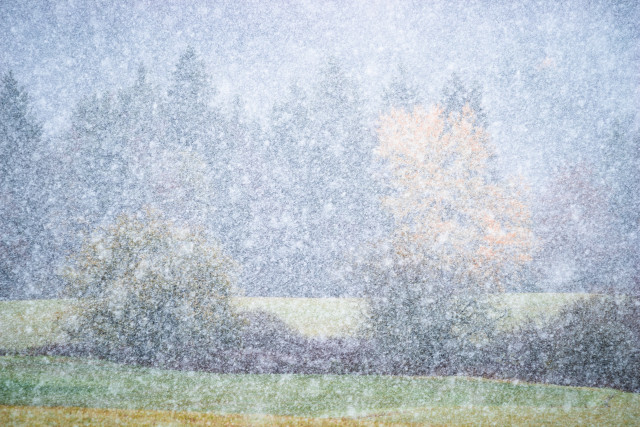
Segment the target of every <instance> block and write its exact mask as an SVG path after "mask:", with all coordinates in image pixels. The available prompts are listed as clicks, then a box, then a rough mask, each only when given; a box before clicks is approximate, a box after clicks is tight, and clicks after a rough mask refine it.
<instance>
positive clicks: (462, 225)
mask: <svg viewBox="0 0 640 427" xmlns="http://www.w3.org/2000/svg"><path fill="white" fill-rule="evenodd" d="M378 137H379V145H378V147H377V148H376V154H377V155H378V156H379V157H380V158H382V159H384V160H386V161H387V162H388V166H389V167H390V171H391V178H390V182H389V184H390V187H391V189H392V191H393V193H392V194H391V195H390V196H388V197H386V198H384V200H383V205H384V207H385V208H386V209H388V211H389V212H390V213H391V214H392V216H393V218H394V220H395V226H396V227H395V230H394V233H393V237H392V241H393V244H392V247H393V249H394V251H395V252H396V255H398V256H399V257H400V258H402V259H404V260H405V262H407V263H409V264H415V265H418V266H420V267H422V268H424V269H428V270H430V272H431V273H437V275H438V277H440V278H442V279H445V278H446V279H448V281H449V282H450V283H451V282H453V283H456V284H459V285H464V284H471V283H472V284H474V285H476V286H479V287H480V288H484V289H486V290H501V289H502V288H503V287H504V280H505V274H506V273H508V272H511V271H513V270H515V269H517V268H518V267H519V266H522V265H523V264H525V263H526V262H528V261H529V260H530V259H531V255H530V252H531V247H532V232H531V224H530V213H529V210H528V208H527V206H526V205H525V204H524V203H523V202H522V200H521V199H520V198H519V197H518V193H517V191H516V190H515V189H514V188H513V186H507V185H501V184H500V183H497V182H495V180H494V179H492V178H491V176H490V173H489V168H488V160H489V159H490V158H491V157H492V156H493V151H492V148H491V146H490V144H489V138H488V135H487V133H486V132H485V130H484V129H483V128H482V127H480V126H478V125H477V124H476V121H475V116H474V113H473V111H472V110H471V109H470V108H468V106H466V107H464V108H463V110H462V111H461V112H459V113H453V114H451V115H450V116H449V117H445V116H444V113H443V110H442V109H441V108H440V107H438V106H436V107H433V108H431V109H430V110H429V111H426V110H424V109H423V108H421V107H417V108H416V109H414V111H413V112H411V113H408V112H405V111H403V110H395V111H392V112H391V113H390V114H389V115H386V116H383V117H382V118H381V120H380V127H379V129H378Z"/></svg>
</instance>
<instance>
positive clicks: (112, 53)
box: [0, 0, 640, 174]
mask: <svg viewBox="0 0 640 427" xmlns="http://www.w3.org/2000/svg"><path fill="white" fill-rule="evenodd" d="M635 3H636V2H635V1H626V2H625V1H619V2H613V1H611V2H608V1H606V2H593V1H589V2H587V1H585V2H581V1H569V2H557V1H548V2H547V1H538V2H517V3H515V2H491V1H474V2H468V1H461V2H448V1H446V2H445V1H441V2H438V1H429V2H422V1H415V2H390V1H356V2H342V1H338V2H328V1H301V2H293V1H281V2H264V1H246V2H241V1H227V2H208V1H194V2H183V1H162V2H157V1H130V2H112V1H109V0H107V1H99V0H97V1H95V0H94V1H82V2H80V1H58V2H50V1H27V2H25V1H22V0H4V1H2V2H1V4H0V34H2V36H0V40H2V45H3V48H2V49H0V71H5V70H6V69H13V70H14V72H15V73H16V76H17V77H18V79H19V80H20V81H21V82H22V83H23V84H24V85H25V86H26V87H27V89H28V90H29V92H30V94H31V96H32V98H33V100H34V104H35V107H36V112H37V113H38V114H39V116H40V117H41V119H42V120H44V121H45V130H46V132H47V133H48V134H49V135H53V134H56V133H58V132H60V131H61V130H63V129H64V127H65V126H66V124H67V119H68V115H69V113H70V111H71V109H72V108H73V106H74V105H75V103H76V101H77V100H78V99H79V98H80V97H82V96H84V95H87V94H89V93H91V92H92V91H104V90H114V89H117V88H118V87H121V86H125V85H128V84H130V83H131V82H132V81H133V79H134V78H135V70H136V68H137V67H138V64H140V63H143V64H145V65H146V66H147V67H148V69H149V70H150V71H151V75H152V77H153V78H154V79H155V80H156V81H157V82H158V83H159V84H162V85H165V84H166V82H167V80H168V78H169V77H170V73H171V70H172V69H173V67H174V66H175V63H176V61H177V59H178V57H179V55H180V53H181V52H183V51H184V49H185V48H186V47H187V46H189V45H191V46H193V47H195V49H196V50H197V51H198V52H199V54H200V55H201V56H202V57H203V58H204V59H205V61H206V63H207V65H208V70H209V72H210V73H211V74H212V76H213V78H214V83H215V86H216V87H217V89H218V94H219V97H220V98H221V99H229V98H230V97H232V96H233V95H235V94H239V95H240V96H241V97H243V98H244V100H245V101H246V102H247V110H248V112H249V113H250V114H252V115H254V116H256V117H258V118H260V117H264V114H265V113H266V112H268V111H269V109H270V107H271V105H272V103H273V101H274V100H277V99H278V98H279V97H280V96H282V95H283V94H284V93H285V91H286V89H287V88H288V86H289V85H290V84H291V83H292V82H298V83H300V84H302V85H305V84H307V83H308V82H309V81H311V80H312V79H313V78H314V77H315V76H316V75H317V72H318V69H319V68H320V67H321V65H322V64H323V63H324V62H326V60H327V58H328V57H331V56H333V57H337V58H338V59H339V60H341V61H342V63H343V64H344V65H345V66H346V67H347V68H348V69H349V71H350V73H351V77H352V78H353V79H354V80H356V81H357V82H358V83H359V84H360V85H361V88H362V90H363V92H364V100H365V105H363V108H365V109H367V110H369V111H370V112H371V113H372V116H373V117H375V113H376V112H377V109H379V108H380V107H379V104H378V103H379V99H380V96H381V94H382V90H383V87H384V85H385V84H386V83H387V82H388V81H389V80H390V78H391V77H392V76H393V74H394V72H396V70H397V65H398V64H402V65H403V66H405V67H406V69H407V71H408V73H409V74H410V75H411V76H413V77H414V78H415V80H416V82H417V83H418V85H419V87H420V89H421V91H422V92H423V96H424V99H425V102H433V101H435V100H437V97H438V94H439V93H440V91H441V89H442V85H443V84H444V82H445V81H446V80H447V79H448V78H449V77H450V75H451V73H452V72H456V73H458V74H459V75H461V76H462V77H463V78H464V79H466V80H467V81H477V82H478V83H479V84H480V86H481V87H482V88H483V91H484V93H483V96H484V106H485V108H486V110H487V113H488V118H489V130H490V132H491V133H492V134H493V136H494V141H495V142H496V145H497V146H498V148H499V151H500V152H501V154H502V156H501V158H502V160H503V161H504V162H505V163H506V164H514V163H517V164H518V165H519V166H518V171H520V172H523V173H525V174H531V173H533V174H535V173H536V170H537V169H540V168H545V167H547V165H548V164H549V162H550V160H549V159H562V158H564V157H566V156H571V155H572V153H575V152H576V151H582V150H583V148H584V147H585V146H586V147H589V146H594V145H596V144H597V138H598V135H599V132H600V131H602V130H604V129H605V128H607V124H608V123H609V122H610V121H611V120H613V119H615V118H625V117H629V116H633V117H635V120H636V123H637V122H638V118H637V117H638V113H637V112H638V108H637V107H638V105H640V25H638V22H640V7H638V6H637V5H636V4H635ZM587 151H588V150H587ZM515 160H517V161H515ZM537 172H540V171H539V170H538V171H537Z"/></svg>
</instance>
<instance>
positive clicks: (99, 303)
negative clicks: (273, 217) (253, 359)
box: [65, 211, 240, 365]
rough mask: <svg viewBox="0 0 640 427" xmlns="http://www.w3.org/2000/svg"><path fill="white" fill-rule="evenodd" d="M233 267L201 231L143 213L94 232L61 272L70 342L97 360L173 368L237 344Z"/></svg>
mask: <svg viewBox="0 0 640 427" xmlns="http://www.w3.org/2000/svg"><path fill="white" fill-rule="evenodd" d="M236 273H237V265H236V263H235V262H234V261H233V260H232V259H231V258H230V257H229V256H227V255H225V254H224V252H223V251H222V249H221V248H220V246H219V245H218V244H217V243H214V242H212V241H211V240H210V239H208V238H207V237H206V236H205V234H204V233H203V232H201V231H197V230H193V229H188V228H184V227H181V226H179V225H177V224H175V223H172V222H170V221H167V220H164V219H163V218H162V217H161V216H160V215H159V214H157V213H155V212H153V211H147V212H145V213H140V214H137V215H126V214H123V215H121V216H120V217H118V218H117V220H116V221H115V222H114V223H112V224H111V225H109V226H107V227H104V228H100V229H99V230H98V231H97V232H96V233H95V234H94V235H93V236H92V237H91V238H89V239H87V240H86V241H85V243H84V245H83V247H82V248H81V249H80V251H78V252H77V253H75V254H74V255H73V256H72V257H71V258H70V262H69V264H68V266H67V268H66V270H65V277H66V279H67V281H68V285H67V288H66V295H67V296H69V297H73V298H80V299H81V301H82V303H81V304H79V311H78V312H77V316H76V317H75V318H74V319H72V320H71V321H70V323H69V325H68V330H69V332H70V333H71V335H72V336H73V337H74V338H75V339H76V340H79V341H80V342H84V343H86V344H88V345H90V346H91V347H92V348H93V349H94V351H95V352H96V353H97V354H98V355H101V356H103V357H108V358H114V359H124V360H130V361H134V362H138V363H146V364H160V365H168V364H172V363H180V362H184V361H185V360H187V361H188V360H190V359H193V358H197V357H202V356H204V355H207V354H212V353H215V352H216V351H220V350H224V349H228V348H230V347H233V346H234V345H235V344H237V340H238V331H239V327H240V324H239V320H238V318H237V317H236V315H235V313H234V311H233V309H232V307H231V304H230V301H231V295H232V292H233V286H234V282H235V278H236Z"/></svg>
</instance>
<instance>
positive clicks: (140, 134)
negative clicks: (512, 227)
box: [0, 49, 640, 298]
mask: <svg viewBox="0 0 640 427" xmlns="http://www.w3.org/2000/svg"><path fill="white" fill-rule="evenodd" d="M1 96H2V99H1V106H2V128H1V130H2V135H1V139H2V141H1V144H2V146H1V150H2V151H1V161H2V178H1V179H2V183H1V195H0V197H2V207H0V210H1V212H0V215H1V220H0V228H1V237H0V254H1V256H0V262H1V265H0V287H1V294H2V296H3V297H13V298H16V297H37V296H55V295H57V294H58V292H59V290H60V289H61V288H62V282H61V281H60V279H59V276H58V269H59V267H60V266H61V265H62V264H63V261H64V258H65V257H66V256H67V255H68V254H70V253H72V252H73V251H74V250H76V249H77V248H78V247H79V245H80V243H81V242H82V240H83V238H84V236H85V235H86V234H89V233H91V232H92V230H94V229H95V227H96V226H97V225H99V224H102V225H104V224H108V223H109V222H110V221H112V220H113V219H114V218H115V217H116V216H117V215H118V214H120V213H123V212H135V211H139V210H140V209H141V208H143V207H145V206H151V207H154V208H157V209H159V210H161V211H162V212H164V214H165V215H167V216H168V217H169V218H172V219H174V220H177V221H182V222H184V223H187V224H191V225H194V224H199V225H201V226H202V227H204V228H205V230H206V231H207V232H208V233H210V234H211V235H212V236H214V237H216V238H217V239H219V240H220V241H221V242H222V243H223V245H224V246H225V248H226V249H227V250H228V251H229V252H230V253H231V254H232V255H233V257H234V258H235V259H237V260H238V261H239V262H240V263H241V264H242V265H243V273H242V278H241V281H240V283H241V287H242V288H244V289H245V291H246V292H247V293H248V294H250V295H282V296H329V295H333V296H336V295H344V294H350V295H359V294H361V293H362V291H363V290H364V287H363V285H362V284H361V283H360V282H359V281H357V280H356V281H354V280H352V277H350V276H349V275H348V274H347V275H345V274H344V272H345V271H346V272H347V273H348V272H349V270H350V269H351V261H352V258H353V256H354V254H356V256H357V253H358V252H359V251H360V250H361V249H362V247H363V245H366V244H368V243H370V242H372V241H375V240H376V239H378V238H379V237H380V236H383V235H386V234H387V233H388V232H389V230H391V228H392V227H393V219H392V218H391V216H390V215H389V214H388V212H385V211H384V210H382V209H381V205H380V198H381V196H382V195H384V194H387V193H388V188H385V185H386V184H385V181H388V176H387V175H385V174H386V173H388V171H385V169H384V167H382V166H381V163H380V162H379V161H377V160H376V159H375V158H374V156H373V148H374V147H375V145H376V135H375V132H376V128H377V126H378V124H379V122H378V117H377V116H378V113H379V112H389V111H390V110H391V109H392V108H402V109H405V110H407V111H411V110H412V109H413V108H414V107H415V106H417V105H423V106H425V107H426V106H427V105H428V104H429V103H433V104H435V103H438V104H440V105H441V107H442V109H443V114H444V116H447V115H448V114H450V113H455V112H459V111H461V109H462V108H463V106H465V105H468V106H469V107H470V108H471V110H472V111H474V113H475V117H476V119H477V122H478V124H479V125H481V126H482V127H484V128H487V127H488V124H489V123H488V115H489V114H488V112H486V111H485V110H484V109H483V106H482V93H481V90H480V88H479V85H478V84H473V83H471V84H470V83H468V82H463V80H462V79H461V78H459V77H457V76H455V75H453V76H452V78H451V79H450V80H449V82H448V83H447V84H446V85H445V87H444V88H443V89H442V91H441V95H440V96H439V98H438V99H433V100H426V99H425V97H424V95H423V93H422V91H421V88H420V85H419V84H418V83H417V82H416V81H414V80H413V79H412V76H411V73H409V72H407V70H405V69H404V68H402V67H399V68H398V71H397V72H396V73H395V77H394V78H393V79H392V81H391V82H390V84H389V85H388V86H387V87H386V88H385V90H384V91H383V93H381V96H380V98H381V100H382V102H381V103H378V105H377V107H372V106H371V100H367V99H364V97H363V95H362V91H361V90H360V89H359V85H358V82H357V80H356V79H355V78H354V77H353V76H351V75H349V73H348V72H347V70H346V69H345V68H344V67H343V66H342V65H341V64H340V63H339V62H338V61H337V60H335V59H331V58H330V59H328V60H327V61H326V63H325V64H324V66H322V67H321V68H320V69H319V70H318V72H317V75H316V79H315V81H313V82H312V83H311V84H310V85H308V87H302V86H300V85H297V84H295V83H292V85H291V86H290V89H289V90H288V93H287V94H286V95H285V96H283V97H282V98H280V99H278V100H277V102H276V103H275V104H274V105H273V106H272V108H271V109H270V112H269V114H268V115H267V116H266V117H262V118H261V119H262V120H258V119H254V118H250V117H248V115H247V114H245V111H244V110H245V109H244V106H243V103H242V100H241V99H240V98H235V99H234V100H233V101H232V102H230V103H221V102H217V101H216V100H217V99H218V97H217V96H216V87H215V82H212V79H211V77H210V75H209V74H208V73H207V70H206V67H205V65H204V63H203V61H202V60H201V59H200V58H199V57H198V55H197V54H196V53H195V51H193V50H192V49H189V50H187V51H186V52H184V53H183V55H181V57H180V58H179V60H178V62H177V64H176V66H175V68H174V71H173V74H172V75H171V78H170V83H169V84H168V86H167V87H160V86H157V85H154V84H152V83H151V79H149V76H148V72H147V71H146V70H145V69H144V67H141V68H140V69H139V71H138V74H137V76H136V78H135V81H134V83H133V84H132V85H131V86H129V87H124V88H119V89H114V90H113V91H112V92H109V93H102V94H94V95H90V96H87V97H85V98H84V99H83V100H82V101H81V102H79V103H78V105H77V106H76V107H75V109H74V112H73V114H72V116H71V117H70V122H69V123H68V124H67V126H66V130H65V131H64V132H63V133H62V134H60V135H55V136H53V137H51V138H43V136H42V131H41V127H42V126H41V124H40V123H38V120H37V119H36V118H35V116H34V114H33V112H32V111H31V107H30V101H29V98H28V95H27V92H26V90H25V89H24V88H22V87H21V86H20V85H19V84H18V82H17V81H16V79H15V77H14V76H13V75H12V74H11V73H7V74H5V76H4V77H3V83H2V95H1ZM427 101H430V102H427ZM372 111H375V113H373V112H372ZM633 129H634V128H633V126H632V123H628V122H621V123H620V124H619V125H618V126H617V127H616V128H615V129H613V130H612V131H611V132H610V135H609V136H607V137H603V139H602V141H601V142H602V144H601V151H602V153H601V155H600V157H599V158H597V159H596V160H595V161H591V162H589V161H583V160H576V161H575V162H568V163H567V164H566V167H564V168H562V169H558V170H554V171H552V172H551V173H550V179H549V180H548V182H546V183H544V184H543V185H540V186H537V187H534V188H533V191H531V192H530V193H529V194H528V196H527V200H526V202H527V203H528V204H529V205H530V206H531V208H532V213H533V217H532V220H533V222H532V230H533V232H534V234H535V236H536V238H537V242H538V244H537V245H536V247H535V248H534V253H533V262H532V263H530V264H529V265H528V266H527V267H526V269H525V271H524V272H523V273H522V274H520V275H519V276H518V277H517V278H516V279H514V280H513V281H512V282H511V283H509V284H508V286H507V289H526V290H547V289H552V290H567V291H580V290H583V291H589V290H604V289H607V290H615V291H621V292H636V291H637V289H638V287H639V286H640V285H639V279H638V277H639V276H638V271H639V270H640V261H639V260H640V255H639V254H638V251H636V250H635V248H637V245H638V244H639V243H640V237H639V234H640V233H638V232H637V230H638V227H639V224H640V217H639V216H638V215H640V214H639V212H640V202H639V200H640V197H639V196H638V194H640V192H638V191H637V189H638V188H639V187H640V172H638V170H639V169H640V168H639V167H638V165H640V161H639V159H640V154H639V152H640V151H639V149H638V146H639V144H638V141H639V140H638V133H637V132H635V131H634V130H633ZM496 165H497V163H496V162H495V161H494V160H491V159H490V162H489V166H488V167H489V169H490V172H491V174H492V176H494V178H495V179H499V177H500V175H501V171H499V170H497V166H496Z"/></svg>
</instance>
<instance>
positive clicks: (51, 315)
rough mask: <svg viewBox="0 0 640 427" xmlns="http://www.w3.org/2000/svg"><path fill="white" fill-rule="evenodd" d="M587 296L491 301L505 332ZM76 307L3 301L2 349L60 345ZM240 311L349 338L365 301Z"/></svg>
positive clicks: (290, 302) (254, 305)
mask: <svg viewBox="0 0 640 427" xmlns="http://www.w3.org/2000/svg"><path fill="white" fill-rule="evenodd" d="M588 297H589V294H553V293H540V294H501V295H496V296H493V297H491V298H492V304H493V305H494V306H495V307H496V310H497V311H498V312H504V313H506V316H505V317H504V318H503V319H502V320H501V322H502V324H503V326H504V327H512V326H513V325H516V324H518V323H519V322H522V321H524V320H525V319H528V318H533V319H541V320H542V319H544V318H548V317H549V316H551V315H553V314H554V313H557V312H558V311H559V310H560V309H561V308H562V307H563V306H565V305H566V304H568V303H569V302H571V301H575V300H577V299H581V298H588ZM76 304H77V302H76V301H74V300H30V301H0V348H2V349H10V350H20V349H24V348H28V347H34V346H40V345H44V344H49V343H55V342H61V341H63V340H64V334H63V333H62V331H61V321H62V320H63V319H64V317H65V316H66V315H68V314H69V313H73V308H74V306H75V305H76ZM234 304H235V305H236V306H237V307H238V309H240V310H245V311H246V310H262V311H266V312H269V313H272V314H274V315H276V316H278V317H279V318H280V319H282V320H283V321H284V322H285V323H287V324H288V325H289V326H291V327H292V328H293V329H295V330H297V331H299V332H300V333H302V334H304V335H307V336H325V337H336V336H351V335H354V334H356V333H357V331H358V330H359V329H360V327H361V326H362V325H363V322H364V318H365V313H366V308H367V307H366V302H365V301H364V300H363V299H359V298H267V297H238V298H234Z"/></svg>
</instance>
